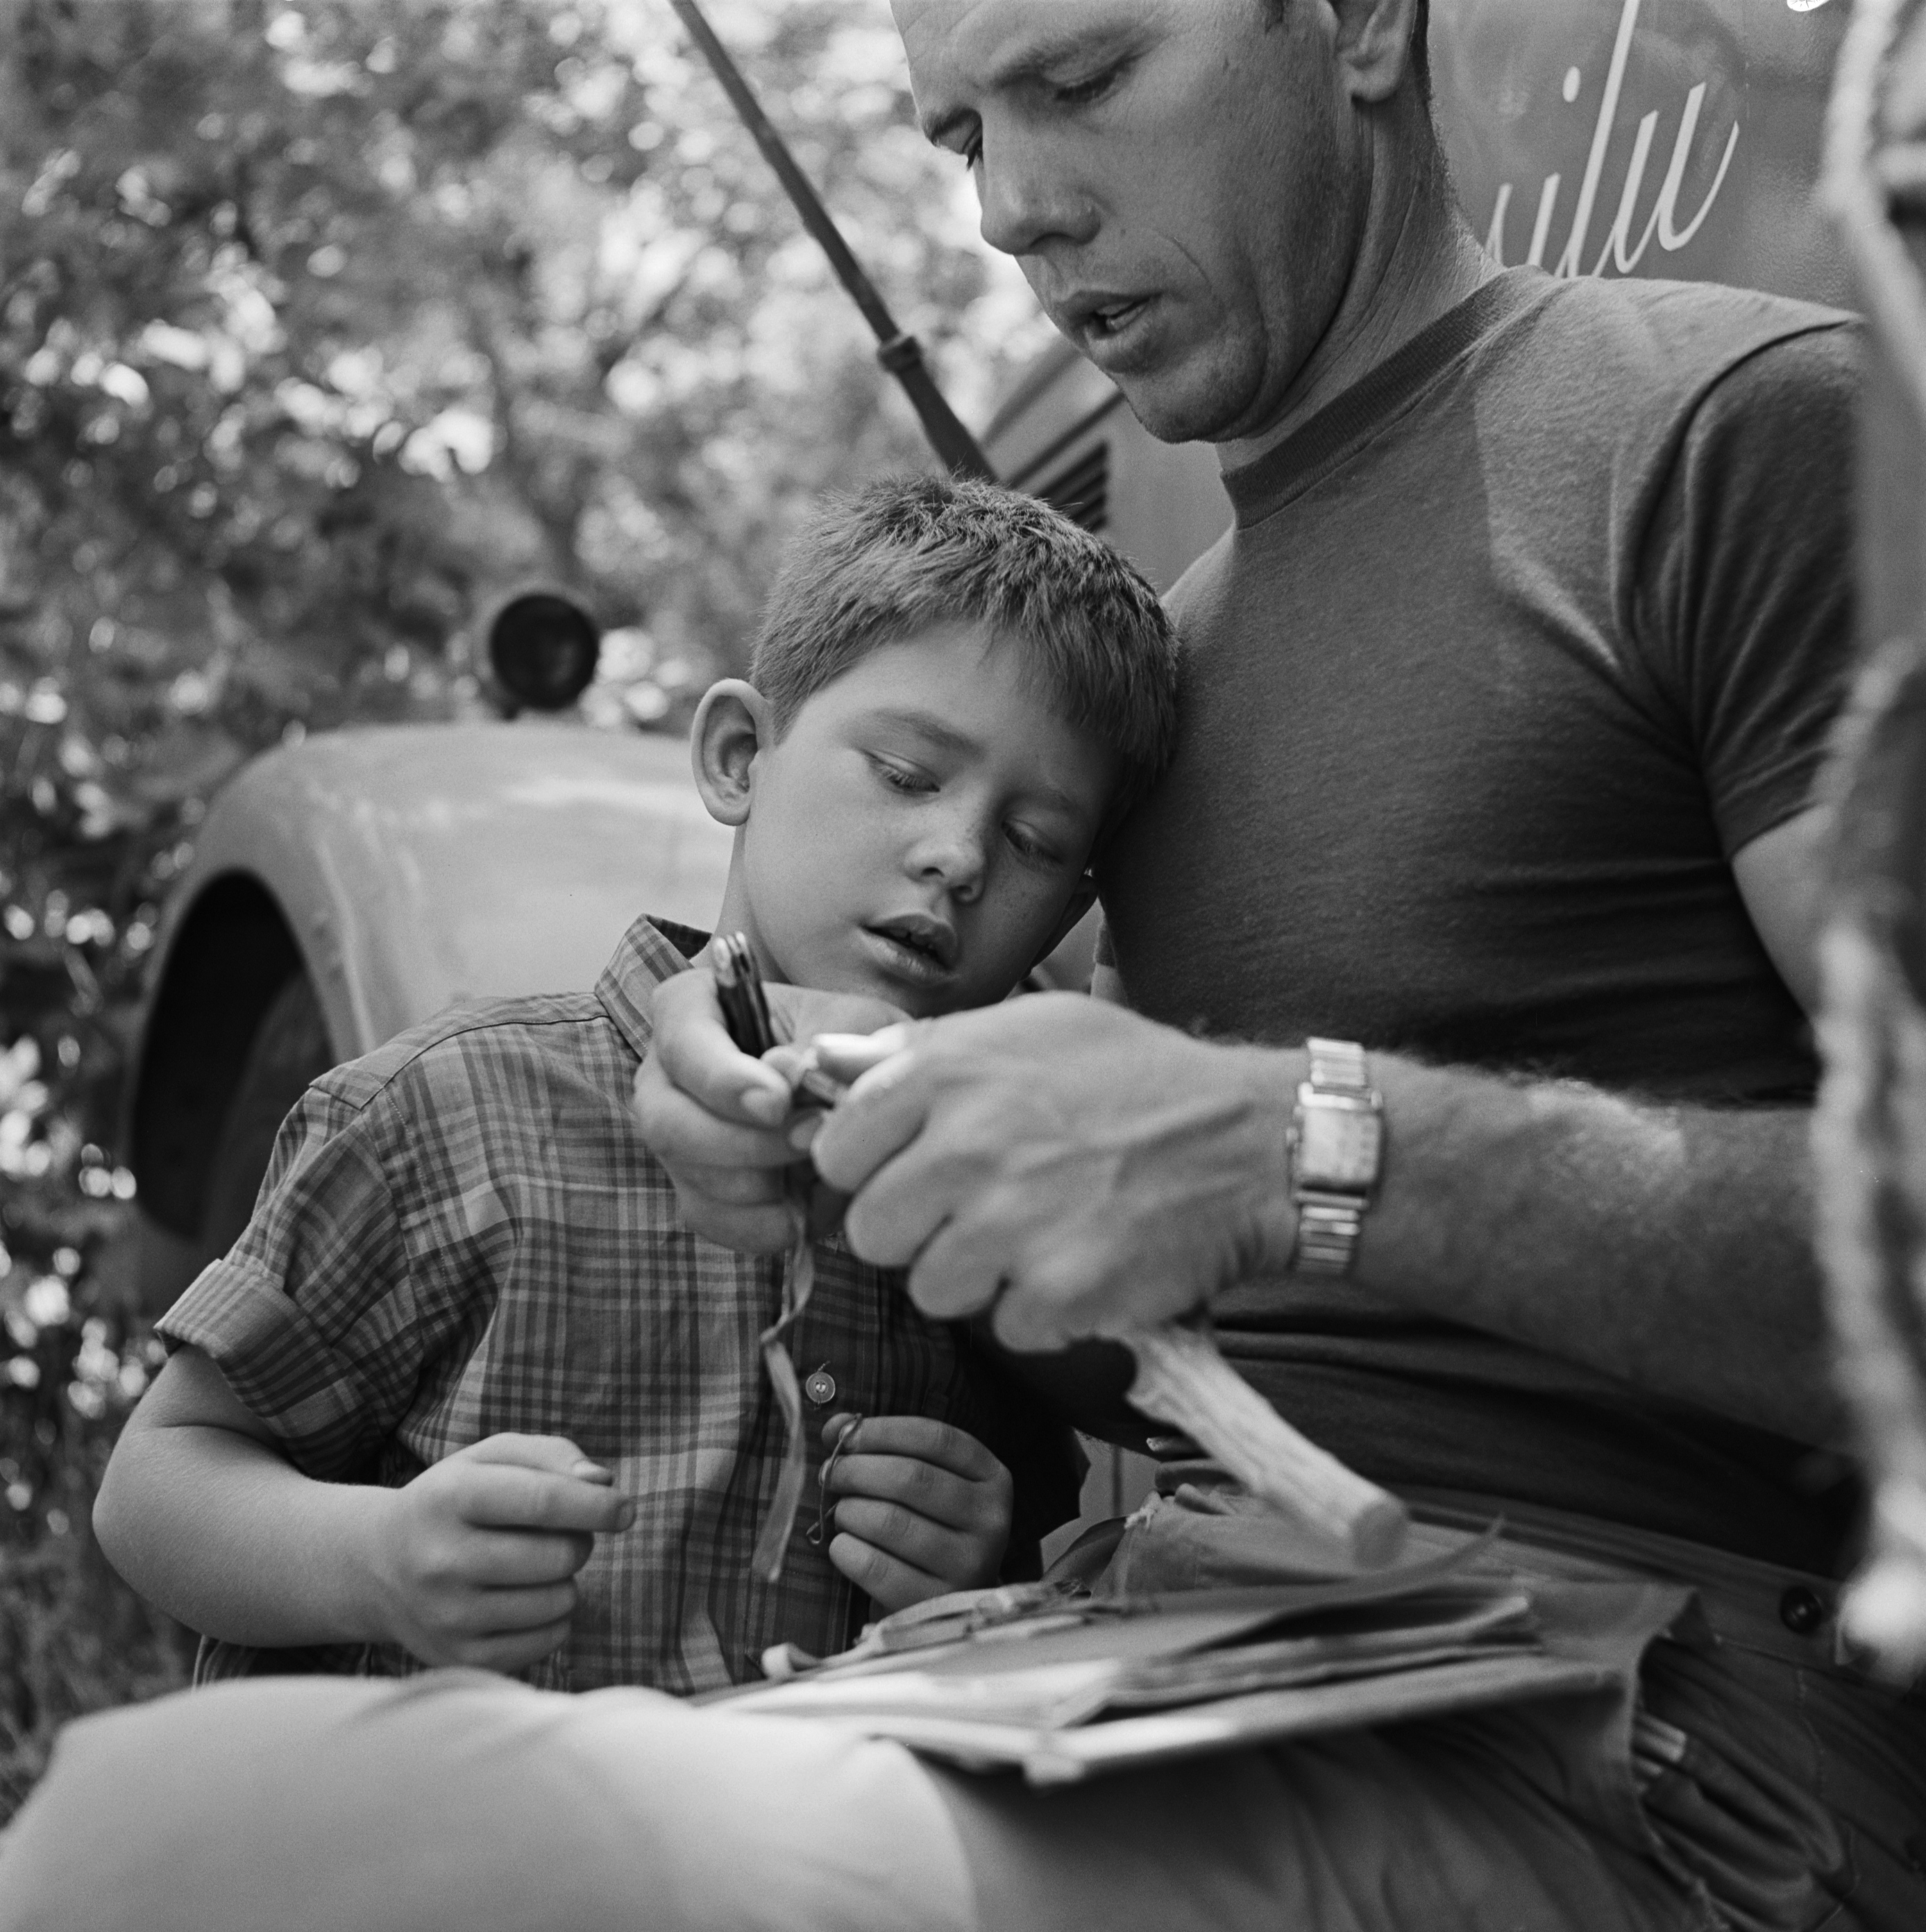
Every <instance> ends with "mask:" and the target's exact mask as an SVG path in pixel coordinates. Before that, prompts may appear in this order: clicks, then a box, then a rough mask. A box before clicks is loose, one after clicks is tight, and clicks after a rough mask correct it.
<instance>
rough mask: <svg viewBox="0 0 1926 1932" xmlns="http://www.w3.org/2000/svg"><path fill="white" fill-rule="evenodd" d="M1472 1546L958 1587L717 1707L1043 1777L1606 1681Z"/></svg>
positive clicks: (1069, 1776) (1594, 1687) (1598, 1687)
mask: <svg viewBox="0 0 1926 1932" xmlns="http://www.w3.org/2000/svg"><path fill="white" fill-rule="evenodd" d="M1474 1554H1475V1546H1473V1547H1470V1548H1468V1549H1467V1550H1463V1551H1460V1552H1459V1553H1455V1554H1454V1555H1453V1556H1450V1557H1447V1558H1443V1559H1438V1560H1436V1561H1434V1562H1429V1563H1424V1564H1418V1565H1411V1566H1409V1567H1407V1568H1403V1569H1401V1570H1399V1571H1393V1572H1391V1573H1390V1574H1383V1573H1376V1574H1371V1575H1369V1576H1363V1577H1349V1578H1345V1579H1343V1580H1338V1581H1335V1582H1326V1583H1306V1584H1303V1585H1290V1586H1278V1587H1266V1588H1263V1589H1248V1590H1234V1591H1209V1592H1187V1593H1185V1594H1183V1595H1173V1596H1167V1597H1162V1598H1092V1597H1088V1596H1084V1597H1080V1598H1065V1597H1064V1596H1062V1595H1059V1594H1056V1593H1053V1592H1050V1590H1049V1589H1047V1588H1041V1589H1031V1590H1029V1591H1028V1592H1007V1591H1006V1592H965V1593H962V1594H961V1595H959V1596H958V1597H957V1598H945V1599H943V1600H941V1601H940V1602H939V1604H929V1605H922V1606H919V1607H918V1610H917V1611H915V1612H912V1613H905V1614H904V1618H903V1619H885V1622H884V1623H883V1624H882V1625H878V1626H876V1628H875V1629H874V1630H873V1631H872V1632H871V1633H870V1636H869V1637H868V1638H867V1640H866V1641H865V1643H864V1644H861V1645H859V1646H858V1647H857V1649H855V1651H852V1652H849V1653H847V1654H846V1655H845V1656H844V1657H843V1658H832V1659H831V1660H830V1661H828V1663H826V1664H822V1665H820V1666H819V1667H815V1668H813V1669H811V1670H806V1671H804V1672H801V1673H798V1674H797V1675H795V1676H791V1677H789V1678H787V1679H784V1680H783V1681H782V1682H777V1683H772V1684H767V1685H751V1686H747V1687H743V1688H738V1689H736V1690H735V1691H726V1692H723V1693H721V1694H720V1698H719V1699H718V1700H717V1701H722V1700H726V1701H727V1702H728V1703H729V1705H730V1706H731V1708H732V1709H734V1710H736V1711H738V1712H765V1713H768V1714H770V1715H783V1716H793V1717H807V1718H814V1719H818V1720H821V1721H828V1722H831V1723H835V1724H843V1725H846V1726H848V1727H850V1728H852V1729H854V1730H858V1731H860V1732H861V1733H864V1734H865V1735H867V1736H873V1737H888V1738H893V1739H896V1740H897V1741H898V1742H900V1743H903V1744H905V1745H909V1746H910V1747H911V1748H913V1749H915V1750H917V1751H922V1752H924V1753H927V1754H930V1755H932V1756H934V1757H940V1758H942V1759H944V1760H947V1761H948V1762H949V1763H954V1764H958V1765H961V1766H966V1767H969V1768H971V1769H1004V1768H1008V1767H1015V1768H1017V1769H1020V1770H1021V1771H1022V1772H1023V1773H1024V1775H1026V1777H1027V1778H1029V1780H1030V1781H1031V1782H1032V1783H1033V1784H1055V1783H1061V1782H1064V1781H1069V1780H1073V1779H1077V1778H1083V1777H1086V1776H1088V1775H1090V1774H1091V1773H1092V1772H1098V1771H1102V1770H1106V1769H1120V1768H1122V1767H1124V1766H1134V1765H1141V1764H1146V1763H1157V1762H1160V1761H1163V1760H1169V1759H1173V1758H1178V1757H1191V1756H1196V1755H1199V1754H1203V1753H1207V1752H1211V1751H1223V1750H1227V1749H1230V1748H1235V1747H1236V1746H1239V1745H1249V1744H1258V1743H1262V1742H1270V1741H1276V1740H1279V1739H1285V1738H1290V1737H1300V1736H1307V1735H1310V1734H1311V1733H1315V1732H1319V1731H1330V1730H1349V1729H1354V1728H1361V1727H1364V1726H1367V1725H1374V1724H1384V1723H1386V1722H1390V1721H1397V1720H1406V1719H1410V1718H1420V1717H1433V1716H1437V1715H1442V1714H1443V1713H1445V1712H1452V1711H1462V1710H1468V1709H1477V1708H1480V1707H1482V1706H1490V1705H1493V1704H1498V1703H1514V1702H1517V1701H1520V1700H1523V1699H1526V1698H1536V1697H1553V1696H1568V1695H1574V1694H1583V1693H1588V1692H1592V1691H1603V1690H1608V1689H1610V1688H1613V1685H1614V1683H1615V1681H1616V1680H1615V1678H1614V1676H1613V1672H1612V1671H1611V1670H1610V1669H1609V1668H1607V1667H1604V1665H1602V1664H1600V1663H1598V1661H1594V1660H1590V1659H1587V1658H1574V1657H1571V1656H1569V1655H1567V1656H1564V1657H1560V1656H1558V1655H1554V1654H1553V1653H1552V1652H1550V1651H1548V1650H1547V1648H1546V1646H1545V1645H1544V1642H1543V1640H1542V1634H1541V1630H1540V1628H1539V1622H1538V1618H1537V1617H1536V1616H1535V1614H1534V1610H1533V1605H1532V1596H1531V1595H1530V1593H1529V1591H1528V1590H1526V1589H1522V1588H1520V1587H1518V1586H1516V1585H1515V1584H1514V1583H1511V1581H1510V1580H1507V1579H1504V1578H1496V1579H1493V1578H1490V1577H1475V1576H1472V1575H1468V1574H1465V1572H1466V1567H1467V1565H1468V1564H1469V1560H1470V1559H1471V1557H1472V1556H1473V1555H1474ZM892 1626H894V1629H892Z"/></svg>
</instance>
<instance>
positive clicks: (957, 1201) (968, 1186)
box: [811, 993, 1291, 1349]
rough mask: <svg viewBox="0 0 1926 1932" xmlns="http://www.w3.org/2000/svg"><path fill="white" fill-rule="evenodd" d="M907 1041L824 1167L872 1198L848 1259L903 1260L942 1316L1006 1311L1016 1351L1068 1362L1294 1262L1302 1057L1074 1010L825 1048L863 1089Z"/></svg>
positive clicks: (1032, 1011) (823, 1143)
mask: <svg viewBox="0 0 1926 1932" xmlns="http://www.w3.org/2000/svg"><path fill="white" fill-rule="evenodd" d="M891 1043H897V1045H898V1046H899V1050H898V1051H897V1052H894V1053H893V1054H892V1055H891V1056H890V1057H889V1058H887V1059H885V1060H884V1061H882V1063H881V1064H878V1065H874V1066H872V1067H870V1070H869V1071H868V1072H867V1073H862V1074H861V1078H860V1079H858V1082H857V1085H855V1088H854V1089H853V1090H852V1092H851V1093H850V1094H849V1097H847V1098H846V1100H843V1102H841V1103H840V1105H838V1106H837V1108H836V1109H834V1112H832V1113H831V1115H829V1116H828V1118H826V1119H825V1120H824V1121H823V1122H822V1125H821V1127H820V1129H819V1131H818V1132H817V1133H816V1137H815V1139H814V1142H813V1146H812V1148H811V1151H812V1153H813V1156H814V1158H815V1161H816V1166H817V1168H818V1169H819V1170H820V1172H821V1173H822V1176H823V1178H824V1179H825V1181H828V1182H830V1183H831V1184H833V1185H834V1186H835V1187H840V1188H843V1189H846V1190H849V1191H850V1192H852V1193H854V1194H855V1196H856V1199H855V1201H854V1202H853V1203H852V1205H851V1206H850V1208H849V1212H848V1215H847V1217H846V1223H845V1226H846V1228H847V1230H848V1233H849V1242H850V1245H851V1247H853V1248H854V1249H855V1251H856V1253H858V1254H859V1255H861V1256H863V1257H864V1259H865V1260H867V1261H871V1262H878V1263H880V1264H882V1265H885V1266H903V1265H907V1266H908V1267H909V1271H910V1275H909V1292H910V1295H911V1297H912V1299H913V1300H914V1301H915V1303H916V1305H917V1306H918V1307H919V1308H920V1309H921V1310H923V1312H924V1313H925V1314H926V1315H930V1316H934V1317H936V1318H937V1319H945V1320H947V1319H954V1318H955V1317H958V1316H966V1315H972V1314H974V1313H976V1312H977V1311H978V1310H980V1309H982V1308H984V1307H987V1306H989V1305H990V1304H991V1303H992V1302H993V1301H994V1302H995V1304H996V1307H995V1312H994V1314H993V1316H992V1322H993V1327H994V1328H995V1331H996V1335H997V1337H998V1339H999V1340H1001V1341H1002V1342H1003V1343H1005V1344H1006V1345H1007V1346H1009V1347H1011V1348H1013V1349H1054V1348H1060V1347H1062V1346H1064V1345H1065V1343H1068V1342H1071V1341H1074V1340H1078V1339H1080V1338H1081V1337H1085V1336H1088V1335H1116V1334H1124V1333H1127V1332H1128V1331H1130V1330H1131V1329H1134V1328H1143V1327H1144V1326H1146V1325H1149V1323H1152V1322H1158V1321H1161V1320H1164V1319H1166V1318H1167V1317H1169V1316H1176V1315H1181V1314H1183V1313H1185V1312H1186V1311H1188V1310H1190V1309H1191V1308H1194V1307H1196V1306H1197V1304H1199V1303H1200V1302H1201V1301H1203V1300H1205V1299H1206V1298H1207V1297H1208V1296H1209V1295H1211V1294H1212V1292H1214V1291H1215V1290H1216V1289H1219V1288H1221V1287H1222V1286H1225V1285H1226V1284H1227V1283H1230V1282H1233V1281H1236V1280H1240V1279H1242V1277H1244V1276H1245V1275H1247V1274H1249V1273H1251V1271H1252V1270H1253V1269H1254V1268H1255V1267H1256V1266H1257V1265H1259V1263H1260V1262H1261V1261H1262V1260H1263V1259H1264V1258H1266V1256H1281V1255H1283V1254H1284V1253H1288V1251H1289V1241H1290V1236H1291V1216H1290V1210H1289V1203H1288V1197H1287V1194H1286V1190H1285V1187H1284V1139H1285V1133H1286V1129H1287V1127H1288V1124H1289V1109H1290V1092H1291V1083H1290V1081H1289V1079H1288V1078H1287V1077H1286V1073H1285V1061H1286V1056H1285V1055H1280V1054H1277V1053H1268V1052H1254V1051H1252V1050H1249V1049H1241V1048H1234V1047H1222V1046H1209V1045H1206V1043H1203V1042H1202V1041H1200V1040H1194V1039H1192V1038H1191V1037H1190V1036H1189V1035H1188V1034H1182V1033H1179V1032H1176V1031H1174V1030H1173V1029H1172V1028H1168V1027H1162V1026H1158V1025H1154V1024H1152V1022H1149V1021H1148V1020H1145V1019H1140V1018H1139V1017H1137V1016H1136V1015H1134V1014H1132V1013H1126V1012H1125V1011H1123V1010H1122V1009H1120V1008H1118V1007H1111V1006H1107V1005H1104V1004H1101V1003H1100V1002H1098V1001H1092V1000H1089V999H1086V998H1083V997H1081V996H1080V995H1075V994H1069V993H1040V994H1036V995H1032V996H1031V997H1029V998H1024V999H1020V1000H1014V1001H1009V1002H1008V1003H1007V1004H1005V1005H1002V1006H999V1007H984V1008H983V1009H981V1010H979V1011H978V1012H975V1013H958V1014H954V1015H952V1016H950V1017H948V1018H947V1019H939V1020H933V1021H930V1022H925V1023H924V1024H923V1025H919V1026H917V1027H915V1028H909V1029H906V1030H905V1031H903V1033H902V1034H900V1035H886V1036H885V1037H884V1039H883V1040H880V1041H878V1042H876V1043H874V1044H873V1045H870V1044H868V1043H861V1044H858V1043H850V1044H849V1046H848V1048H847V1049H843V1048H841V1047H840V1045H837V1044H835V1043H829V1044H827V1045H826V1046H825V1043H821V1042H819V1052H821V1054H822V1059H823V1062H824V1064H825V1066H826V1067H828V1068H829V1069H830V1070H831V1071H833V1072H835V1073H838V1074H839V1075H840V1076H843V1077H849V1076H851V1075H853V1074H855V1073H858V1072H859V1071H860V1070H861V1066H862V1064H864V1063H866V1062H867V1061H870V1060H871V1059H872V1058H873V1055H874V1053H875V1052H876V1049H877V1048H878V1047H881V1046H887V1045H889V1044H891ZM999 1290H1002V1291H1004V1292H1002V1296H1001V1298H1000V1299H999V1298H998V1297H999Z"/></svg>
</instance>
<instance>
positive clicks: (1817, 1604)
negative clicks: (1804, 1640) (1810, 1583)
mask: <svg viewBox="0 0 1926 1932" xmlns="http://www.w3.org/2000/svg"><path fill="white" fill-rule="evenodd" d="M1779 1621H1780V1622H1781V1623H1782V1624H1784V1625H1785V1627H1786V1628H1787V1629H1788V1630H1789V1631H1791V1632H1792V1633H1793V1635H1794V1636H1795V1637H1810V1636H1811V1634H1813V1632H1814V1631H1816V1630H1817V1629H1818V1628H1819V1627H1820V1625H1821V1624H1823V1622H1825V1621H1826V1604H1825V1601H1824V1600H1823V1598H1821V1597H1820V1594H1819V1592H1817V1590H1811V1589H1807V1587H1806V1586H1805V1584H1803V1583H1795V1584H1793V1586H1792V1587H1791V1588H1790V1589H1789V1590H1787V1592H1786V1593H1785V1595H1784V1596H1783V1597H1781V1598H1780V1599H1779Z"/></svg>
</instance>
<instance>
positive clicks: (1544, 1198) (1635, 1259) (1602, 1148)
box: [1263, 1053, 1840, 1441]
mask: <svg viewBox="0 0 1926 1932" xmlns="http://www.w3.org/2000/svg"><path fill="white" fill-rule="evenodd" d="M1263 1058H1264V1059H1265V1061H1266V1062H1268V1063H1269V1067H1268V1069H1267V1073H1268V1075H1269V1080H1270V1081H1271V1082H1272V1083H1275V1087H1276V1088H1278V1089H1279V1090H1281V1091H1280V1092H1279V1094H1278V1100H1277V1102H1276V1103H1275V1104H1276V1105H1277V1106H1278V1108H1279V1110H1280V1113H1281V1115H1282V1116H1285V1117H1287V1116H1288V1113H1289V1106H1290V1097H1291V1094H1292V1091H1293V1090H1294V1089H1295V1084H1296V1082H1297V1081H1298V1079H1300V1078H1301V1069H1302V1067H1303V1064H1304V1059H1303V1056H1302V1055H1298V1054H1291V1053H1280V1054H1270V1053H1266V1054H1265V1055H1263ZM1370 1066H1371V1073H1372V1078H1373V1081H1374V1082H1375V1083H1376V1085H1378V1086H1379V1088H1380V1089H1381V1090H1382V1092H1383V1094H1384V1095H1385V1121H1386V1123H1387V1148H1386V1155H1385V1169H1384V1179H1383V1183H1382V1187H1381V1190H1380V1192H1379V1196H1378V1198H1377V1199H1376V1202H1375V1203H1374V1204H1373V1206H1372V1208H1370V1211H1369V1212H1368V1213H1367V1214H1366V1216H1365V1217H1364V1235H1363V1238H1362V1240H1361V1243H1360V1244H1359V1250H1358V1262H1357V1266H1356V1279H1357V1280H1358V1283H1359V1284H1360V1285H1361V1286H1363V1287H1365V1288H1367V1289H1372V1290H1374V1291H1376V1292H1379V1293H1381V1294H1382V1295H1385V1296H1387V1297H1388V1298H1391V1299H1394V1300H1395V1301H1398V1302H1400V1303H1401V1304H1404V1305H1405V1306H1406V1307H1413V1308H1419V1309H1422V1310H1425V1311H1427V1313H1432V1314H1435V1315H1438V1316H1442V1317H1445V1318H1446V1319H1450V1320H1452V1321H1456V1322H1464V1323H1466V1324H1468V1325H1471V1326H1472V1327H1475V1328H1483V1329H1487V1330H1489V1331H1493V1332H1495V1333H1496V1334H1502V1335H1505V1336H1508V1337H1512V1338H1513V1339H1514V1340H1518V1341H1521V1342H1525V1343H1530V1344H1532V1346H1535V1347H1538V1348H1541V1349H1544V1350H1545V1351H1547V1352H1548V1353H1550V1354H1553V1355H1561V1356H1564V1357H1565V1358H1568V1359H1572V1360H1576V1361H1581V1362H1583V1363H1585V1364H1587V1365H1589V1366H1590V1367H1594V1368H1598V1369H1601V1370H1604V1371H1605V1372H1606V1373H1609V1374H1611V1375H1614V1376H1619V1377H1621V1378H1622V1379H1624V1380H1625V1381H1626V1382H1630V1383H1632V1384H1634V1385H1636V1386H1637V1387H1638V1388H1642V1389H1644V1390H1647V1391H1650V1392H1652V1393H1653V1394H1661V1395H1667V1396H1672V1397H1678V1398H1680V1399H1682V1400H1685V1401H1688V1402H1692V1403H1697V1404H1699V1405H1700V1406H1704V1407H1706V1408H1708V1409H1714V1410H1716V1411H1718V1412H1721V1413H1722V1414H1724V1415H1729V1416H1733V1417H1735V1418H1738V1419H1739V1420H1740V1421H1746V1422H1751V1423H1754V1424H1758V1425H1760V1426H1761V1427H1766V1428H1771V1429H1776V1430H1780V1431H1781V1432H1782V1433H1787V1434H1789V1435H1792V1436H1796V1437H1798V1438H1800V1439H1804V1440H1808V1441H1826V1440H1829V1439H1831V1438H1832V1436H1833V1435H1834V1434H1835V1433H1836V1430H1837V1427H1838V1420H1839V1415H1840V1411H1839V1408H1838V1403H1837V1400H1836V1398H1835V1396H1834V1394H1833V1393H1832V1388H1831V1385H1830V1382H1829V1379H1828V1374H1827V1368H1828V1362H1829V1343H1828V1339H1827V1335H1826V1327H1825V1322H1824V1318H1823V1310H1822V1307H1821V1298H1820V1276H1819V1271H1818V1267H1817V1262H1816V1260H1815V1259H1814V1253H1813V1248H1812V1242H1811V1181H1810V1178H1809V1173H1808V1155H1807V1139H1806V1136H1807V1128H1808V1119H1809V1116H1808V1114H1807V1113H1806V1112H1805V1110H1804V1109H1799V1108H1793V1107H1772V1108H1756V1109H1718V1108H1710V1107H1704V1106H1677V1107H1659V1106H1646V1105H1640V1104H1637V1103H1633V1102H1631V1101H1628V1100H1622V1099H1620V1098H1619V1097H1616V1096H1614V1095H1611V1094H1605V1093H1603V1092H1601V1091H1598V1089H1596V1088H1588V1087H1585V1086H1582V1085H1577V1083H1574V1082H1531V1081H1524V1080H1511V1079H1502V1078H1499V1077H1496V1076H1491V1075H1488V1074H1484V1073H1472V1072H1468V1071H1466V1070H1462V1069H1453V1068H1437V1067H1425V1066H1422V1065H1419V1064H1416V1063H1415V1062H1413V1061H1408V1060H1403V1059H1400V1058H1397V1057H1396V1056H1394V1055H1385V1054H1373V1055H1372V1056H1371V1058H1370ZM1281 1218H1282V1224H1283V1225H1284V1226H1289V1217H1288V1215H1287V1214H1286V1216H1284V1217H1281Z"/></svg>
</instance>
